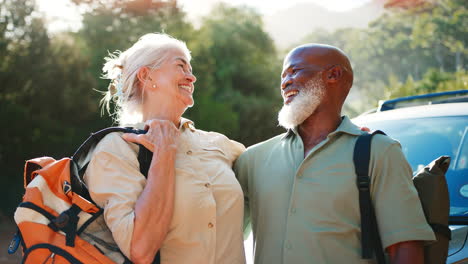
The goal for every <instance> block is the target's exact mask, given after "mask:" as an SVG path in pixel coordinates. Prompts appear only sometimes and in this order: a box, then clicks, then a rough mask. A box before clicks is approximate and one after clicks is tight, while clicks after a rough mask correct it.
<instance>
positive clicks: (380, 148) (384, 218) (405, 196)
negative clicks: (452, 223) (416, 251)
mask: <svg viewBox="0 0 468 264" xmlns="http://www.w3.org/2000/svg"><path fill="white" fill-rule="evenodd" d="M375 137H376V138H375V139H374V141H373V142H376V144H372V152H373V153H376V154H375V155H372V158H371V168H370V170H371V174H370V175H372V179H371V195H372V200H373V201H374V207H375V212H376V217H377V223H378V226H379V232H380V235H381V238H382V244H383V247H384V248H387V247H388V246H391V245H393V244H396V243H399V242H404V241H411V240H420V241H432V240H435V237H434V233H433V232H432V229H431V228H430V226H429V225H428V224H427V222H426V218H425V216H424V212H423V210H422V207H421V202H420V200H419V197H418V193H417V190H416V188H415V187H414V185H413V181H412V171H411V167H410V165H409V164H408V162H407V161H406V159H405V157H404V154H403V152H402V150H401V146H400V144H399V143H398V142H397V141H394V140H392V139H390V138H388V137H384V136H378V135H377V136H375Z"/></svg>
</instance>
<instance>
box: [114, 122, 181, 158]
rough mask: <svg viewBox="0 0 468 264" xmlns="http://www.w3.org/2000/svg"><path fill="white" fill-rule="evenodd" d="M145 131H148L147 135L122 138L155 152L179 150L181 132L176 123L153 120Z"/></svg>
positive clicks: (146, 126)
mask: <svg viewBox="0 0 468 264" xmlns="http://www.w3.org/2000/svg"><path fill="white" fill-rule="evenodd" d="M145 129H146V130H148V132H147V133H146V134H139V135H137V134H132V133H125V134H123V135H122V138H123V139H125V140H126V141H128V142H133V143H138V144H141V145H143V146H144V147H145V148H147V149H148V150H150V151H153V152H154V149H155V148H159V149H162V150H163V149H168V148H177V141H178V138H179V134H180V132H179V130H178V129H177V127H176V126H175V125H174V123H172V122H170V121H167V120H159V119H152V120H148V121H147V122H146V124H145Z"/></svg>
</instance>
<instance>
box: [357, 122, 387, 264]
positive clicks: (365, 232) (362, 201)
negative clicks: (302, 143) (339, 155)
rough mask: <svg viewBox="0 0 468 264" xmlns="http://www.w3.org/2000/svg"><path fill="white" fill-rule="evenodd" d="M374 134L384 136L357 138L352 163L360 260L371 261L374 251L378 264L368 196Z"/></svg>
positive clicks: (380, 253)
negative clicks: (359, 215)
mask: <svg viewBox="0 0 468 264" xmlns="http://www.w3.org/2000/svg"><path fill="white" fill-rule="evenodd" d="M376 134H382V135H385V133H383V132H382V131H380V130H377V131H374V132H373V133H371V134H368V133H366V134H363V135H361V136H359V137H358V139H357V141H356V145H355V147H354V153H353V162H354V168H355V171H356V175H357V178H356V183H357V188H358V189H359V209H360V212H361V248H362V258H363V259H371V258H372V257H373V253H374V250H375V254H376V257H377V261H378V263H379V264H383V263H385V257H384V252H383V247H382V241H381V239H380V234H379V230H378V226H377V218H376V216H375V212H374V208H373V206H372V201H371V196H370V177H369V162H370V155H371V141H372V137H373V136H374V135H376Z"/></svg>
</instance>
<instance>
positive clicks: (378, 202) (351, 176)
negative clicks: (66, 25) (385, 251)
mask: <svg viewBox="0 0 468 264" xmlns="http://www.w3.org/2000/svg"><path fill="white" fill-rule="evenodd" d="M362 133H364V132H362V131H361V130H360V129H359V128H358V127H357V126H355V125H354V124H353V123H351V121H350V120H349V119H348V118H347V117H344V118H343V121H342V122H341V124H340V126H339V127H338V128H337V130H336V131H334V132H332V133H330V134H329V135H328V137H327V138H326V139H325V140H323V141H322V142H320V143H319V144H318V145H317V146H315V147H314V148H313V149H312V150H311V151H310V153H309V154H308V155H307V157H306V158H304V145H303V143H302V140H301V137H300V136H299V135H298V133H297V131H295V130H289V131H288V132H287V133H285V134H282V135H279V136H276V137H274V138H272V139H270V140H267V141H265V142H262V143H259V144H257V145H254V146H252V147H250V148H248V149H247V151H246V152H244V153H243V154H242V155H241V156H240V157H239V159H238V160H237V161H236V164H235V166H234V170H235V172H236V174H237V177H238V179H239V182H240V184H241V186H242V188H243V190H244V195H245V202H246V220H247V222H246V223H245V224H248V223H249V221H251V224H252V230H253V236H254V251H255V263H256V264H263V263H265V264H267V263H268V264H270V263H285V264H295V263H320V264H325V263H374V261H366V260H362V259H361V245H360V213H359V199H358V189H357V187H356V175H355V172H354V165H353V150H354V145H355V142H356V139H357V137H358V136H359V135H360V134H362ZM371 153H372V154H371V161H370V165H369V170H370V173H371V175H372V176H371V181H372V183H371V196H372V200H373V202H374V206H375V210H376V214H377V219H378V220H377V221H378V225H379V229H380V234H381V237H382V243H383V246H384V247H388V246H390V245H392V244H395V243H398V242H402V241H409V240H434V239H435V237H434V234H433V232H432V230H431V228H430V227H429V225H428V224H427V223H426V221H425V218H424V214H423V211H422V208H421V204H420V201H419V199H418V195H417V191H416V189H415V188H414V186H413V183H412V181H411V177H412V173H411V168H410V166H409V165H408V163H407V161H406V160H405V158H404V155H403V153H402V151H401V146H400V144H399V143H398V142H397V141H395V140H393V139H391V138H389V137H387V136H382V135H376V136H375V137H374V140H373V144H372V147H371Z"/></svg>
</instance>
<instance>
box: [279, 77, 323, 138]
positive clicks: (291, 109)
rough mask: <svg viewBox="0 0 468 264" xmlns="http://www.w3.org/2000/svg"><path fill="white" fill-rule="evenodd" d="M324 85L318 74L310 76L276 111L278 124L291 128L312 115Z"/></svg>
mask: <svg viewBox="0 0 468 264" xmlns="http://www.w3.org/2000/svg"><path fill="white" fill-rule="evenodd" d="M324 90H325V86H324V84H323V81H322V79H321V76H320V75H317V76H316V77H314V78H312V79H311V80H310V81H308V82H307V83H306V84H305V86H304V87H303V88H302V89H301V90H300V91H299V93H298V94H297V95H296V97H295V98H294V99H293V100H292V102H290V103H289V104H287V105H286V104H285V105H283V108H281V110H280V112H279V113H278V122H279V125H280V126H282V127H284V128H286V129H292V128H294V127H296V126H298V125H300V124H302V122H304V120H306V119H307V118H308V117H309V116H310V115H312V114H313V113H314V112H315V110H316V109H317V106H318V105H319V104H320V102H321V101H322V98H323V95H324Z"/></svg>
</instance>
